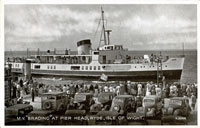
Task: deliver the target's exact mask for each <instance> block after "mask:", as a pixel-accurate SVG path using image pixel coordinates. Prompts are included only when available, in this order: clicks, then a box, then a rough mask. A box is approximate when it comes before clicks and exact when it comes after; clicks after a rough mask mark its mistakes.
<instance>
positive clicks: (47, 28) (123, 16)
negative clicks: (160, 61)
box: [5, 5, 197, 50]
mask: <svg viewBox="0 0 200 128" xmlns="http://www.w3.org/2000/svg"><path fill="white" fill-rule="evenodd" d="M103 7H104V11H105V19H106V27H107V29H112V30H113V31H112V33H111V36H110V37H111V43H113V44H123V45H125V47H129V48H131V46H133V45H134V46H135V48H138V47H141V45H149V46H151V45H153V44H154V45H155V46H154V47H153V48H156V49H159V48H161V47H162V44H172V43H174V44H175V43H176V44H177V43H178V44H177V46H175V45H174V46H175V47H174V48H179V47H178V46H179V44H181V43H182V42H185V43H188V45H189V44H191V46H192V47H193V46H195V45H196V44H197V14H196V13H197V8H196V6H195V5H104V6H103ZM100 11H101V9H100V5H5V43H6V44H5V48H6V49H9V48H10V47H11V46H12V47H13V48H17V49H21V50H24V48H25V47H45V48H46V47H50V48H53V47H61V48H62V47H68V46H69V47H70V48H71V49H74V50H75V49H76V45H74V43H75V42H77V41H79V40H81V39H85V38H91V39H92V38H93V37H94V35H95V31H96V28H97V25H98V22H99V19H100V16H101V13H100ZM99 36H100V30H99V31H98V33H97V36H96V38H95V39H92V43H93V48H96V47H97V46H98V42H99ZM58 44H59V45H58ZM158 44H161V45H158ZM136 45H137V46H136ZM141 48H145V47H141ZM148 48H150V47H148ZM170 48H171V47H170ZM172 48H173V47H172ZM132 49H134V48H132Z"/></svg>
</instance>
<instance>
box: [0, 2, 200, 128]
mask: <svg viewBox="0 0 200 128" xmlns="http://www.w3.org/2000/svg"><path fill="white" fill-rule="evenodd" d="M199 2H200V1H198V0H3V1H2V0H0V9H1V10H0V13H1V15H0V16H1V21H0V23H1V26H0V30H1V34H0V38H1V40H0V41H1V43H0V51H1V52H0V56H1V58H2V60H1V63H0V68H1V69H2V70H1V73H0V78H1V81H0V101H1V102H0V103H1V104H0V113H2V114H1V116H0V126H4V127H14V128H16V127H20V128H26V127H27V126H5V125H4V118H5V114H4V86H3V85H4V5H7V4H196V5H197V6H198V7H197V46H198V48H197V52H198V49H199V47H200V44H198V42H199V36H200V34H199V32H198V30H200V27H199V15H198V14H200V9H199V8H200V5H199ZM2 61H3V62H2ZM197 62H198V64H199V63H200V57H199V52H198V61H197ZM198 64H197V69H198V75H197V78H198V76H199V66H198ZM197 81H198V82H199V79H198V80H197ZM199 92H200V89H199V87H198V101H197V103H199V96H200V94H199ZM199 113H200V112H199V111H198V118H197V120H198V121H197V123H198V125H197V126H193V125H185V126H184V125H183V126H171V125H170V126H167V125H165V126H153V125H152V126H145V125H144V126H134V125H129V126H124V127H140V128H141V127H142V128H143V127H150V128H154V127H167V128H168V127H171V128H176V127H184V128H197V127H198V126H200V125H199V123H200V118H199ZM55 126H56V125H52V126H29V127H30V128H35V127H37V128H41V127H55ZM56 127H82V126H56ZM85 127H102V126H92V125H88V126H85ZM104 127H108V126H104ZM109 127H117V128H119V127H121V126H109Z"/></svg>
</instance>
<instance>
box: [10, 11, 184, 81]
mask: <svg viewBox="0 0 200 128" xmlns="http://www.w3.org/2000/svg"><path fill="white" fill-rule="evenodd" d="M101 13H102V14H101V15H102V16H101V17H102V18H101V21H102V34H101V41H102V40H103V42H104V45H103V46H101V47H99V48H97V49H96V50H92V48H91V45H92V43H91V41H90V39H85V40H81V41H78V42H77V51H78V54H76V55H71V54H70V52H69V51H68V50H66V51H65V53H63V54H56V51H55V52H54V53H55V54H51V53H50V51H47V53H46V55H32V56H31V57H30V58H26V59H22V58H15V59H14V60H12V61H11V59H9V60H7V62H6V63H7V64H8V63H9V64H11V65H12V72H14V73H25V74H26V73H27V70H28V68H30V69H31V71H30V72H31V74H32V75H33V76H51V77H54V76H55V77H80V78H95V79H99V78H101V77H102V76H105V77H107V78H108V79H109V80H110V79H113V78H114V79H118V80H121V79H129V80H130V79H134V80H136V81H137V80H141V79H143V80H144V79H154V80H155V79H158V78H161V77H165V79H179V80H180V78H181V74H182V70H183V65H184V60H185V58H184V56H181V57H168V56H166V57H163V56H162V55H161V54H160V55H153V54H151V55H143V56H141V57H136V56H134V55H133V54H131V55H130V54H128V53H129V52H128V49H125V48H123V46H122V45H114V44H110V39H109V35H110V32H111V30H106V29H105V26H104V11H103V10H101ZM102 38H103V39H102ZM107 78H106V79H107Z"/></svg>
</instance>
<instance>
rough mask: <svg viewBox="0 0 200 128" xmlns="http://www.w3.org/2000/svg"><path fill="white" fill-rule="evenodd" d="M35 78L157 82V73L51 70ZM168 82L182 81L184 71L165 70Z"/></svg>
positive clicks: (34, 74) (32, 72)
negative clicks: (102, 78)
mask: <svg viewBox="0 0 200 128" xmlns="http://www.w3.org/2000/svg"><path fill="white" fill-rule="evenodd" d="M12 72H13V73H17V74H22V72H21V71H16V70H14V69H12ZM31 74H32V76H33V77H47V78H49V77H50V78H63V79H65V78H66V79H68V78H75V79H76V78H77V79H91V80H98V79H99V78H100V76H101V75H102V74H105V75H106V76H108V80H109V81H110V80H133V81H149V80H151V81H156V80H157V74H158V73H157V71H129V72H127V71H126V72H125V71H120V72H98V71H92V72H91V71H55V70H54V71H51V70H32V71H31ZM162 74H163V76H165V78H166V80H169V81H170V80H177V81H178V80H180V79H181V74H182V70H163V71H162Z"/></svg>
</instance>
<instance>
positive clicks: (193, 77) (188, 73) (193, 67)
mask: <svg viewBox="0 0 200 128" xmlns="http://www.w3.org/2000/svg"><path fill="white" fill-rule="evenodd" d="M45 53H46V52H44V51H41V52H40V54H45ZM71 53H72V54H74V53H76V52H73V51H72V52H71ZM129 53H130V54H132V55H134V56H143V55H144V54H147V55H150V54H152V53H153V54H156V55H159V54H160V52H159V51H129ZM36 54H37V52H36V51H29V55H36ZM161 54H162V55H163V56H170V57H175V56H180V55H183V51H162V53H161ZM184 55H185V63H184V69H183V72H182V76H181V80H180V81H181V83H194V82H196V83H197V51H196V50H193V51H185V52H184ZM26 56H27V52H26V51H6V52H5V58H7V57H26ZM63 82H65V81H63ZM63 82H59V83H63ZM68 82H69V81H68ZM55 83H56V82H55Z"/></svg>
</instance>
